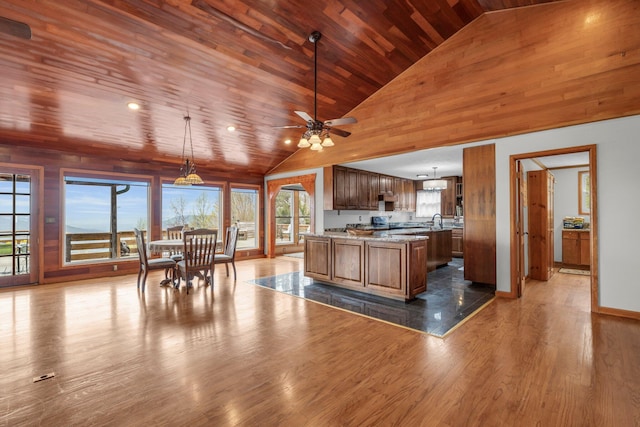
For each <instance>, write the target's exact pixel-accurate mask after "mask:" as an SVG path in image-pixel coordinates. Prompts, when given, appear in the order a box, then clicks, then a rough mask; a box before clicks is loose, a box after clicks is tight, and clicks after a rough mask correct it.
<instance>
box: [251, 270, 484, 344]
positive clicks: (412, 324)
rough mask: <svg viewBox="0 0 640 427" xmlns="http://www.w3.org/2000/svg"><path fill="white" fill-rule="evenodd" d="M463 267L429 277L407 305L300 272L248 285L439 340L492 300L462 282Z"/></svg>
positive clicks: (482, 289)
mask: <svg viewBox="0 0 640 427" xmlns="http://www.w3.org/2000/svg"><path fill="white" fill-rule="evenodd" d="M462 265H463V260H462V258H454V259H453V261H452V262H450V263H449V265H447V266H444V267H440V268H438V269H437V270H435V271H432V272H431V273H429V276H428V278H427V291H426V292H424V293H422V294H420V295H418V297H417V298H416V299H415V300H413V301H409V302H403V301H396V300H392V299H388V298H383V297H379V296H375V295H369V294H365V293H362V292H356V291H352V290H349V289H342V288H338V287H336V286H331V285H328V284H324V283H322V282H320V281H318V280H313V279H310V278H308V277H305V276H303V274H302V272H294V273H287V274H280V275H278V276H271V277H264V278H260V279H255V280H252V281H251V283H254V284H256V285H259V286H264V287H267V288H271V289H275V290H277V291H280V292H284V293H287V294H290V295H294V296H298V297H302V298H306V299H309V300H313V301H317V302H320V303H323V304H328V305H331V306H334V307H339V308H342V309H345V310H349V311H353V312H355V313H360V314H364V315H366V316H370V317H374V318H376V319H380V320H384V321H387V322H390V323H395V324H397V325H401V326H405V327H407V328H411V329H417V330H420V331H423V332H426V333H428V334H431V335H435V336H438V337H442V336H444V335H445V334H446V333H447V332H448V331H449V330H451V329H452V328H453V327H454V326H456V325H457V324H458V323H460V322H461V321H462V320H464V319H465V318H467V317H468V316H470V315H471V314H473V312H475V311H476V310H478V309H479V308H480V307H482V306H483V305H484V304H485V303H487V302H488V301H490V300H491V299H492V298H493V297H494V289H493V288H490V287H487V286H483V285H478V284H474V283H471V282H469V281H467V280H464V272H463V271H462Z"/></svg>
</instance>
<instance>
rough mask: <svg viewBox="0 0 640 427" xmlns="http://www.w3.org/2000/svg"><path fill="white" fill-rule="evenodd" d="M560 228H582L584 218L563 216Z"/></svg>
mask: <svg viewBox="0 0 640 427" xmlns="http://www.w3.org/2000/svg"><path fill="white" fill-rule="evenodd" d="M562 226H563V227H564V228H568V229H572V228H573V229H581V228H584V218H582V217H579V216H565V217H564V218H563V219H562Z"/></svg>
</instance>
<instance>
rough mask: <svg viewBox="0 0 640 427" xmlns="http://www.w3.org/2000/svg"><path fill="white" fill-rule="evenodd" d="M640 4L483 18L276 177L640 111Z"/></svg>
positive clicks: (568, 5)
mask: <svg viewBox="0 0 640 427" xmlns="http://www.w3.org/2000/svg"><path fill="white" fill-rule="evenodd" d="M638 28H640V13H639V12H638V1H637V0H613V1H608V0H592V1H567V2H559V3H549V4H545V5H539V6H536V7H528V8H521V9H514V10H504V11H499V12H493V13H486V14H484V15H482V16H481V17H480V18H478V19H476V20H475V21H474V22H473V23H471V24H470V25H468V26H467V27H465V28H464V29H463V30H462V31H460V32H459V33H457V34H456V35H455V36H453V37H452V38H450V39H449V40H447V41H446V42H445V43H443V44H442V45H441V46H439V47H438V48H437V49H435V50H434V51H432V52H431V53H430V54H428V55H427V56H425V57H424V58H423V59H421V60H420V61H419V62H417V63H416V64H415V65H414V66H413V67H411V68H409V69H408V70H407V71H405V72H404V73H403V74H401V75H400V76H399V77H397V78H396V79H394V80H393V81H392V82H391V83H389V84H388V85H387V86H385V87H384V88H382V89H381V90H380V91H378V92H377V93H375V94H374V95H373V96H371V97H370V98H368V99H367V100H366V101H364V102H363V103H362V104H360V105H359V106H358V107H356V108H354V109H353V110H352V111H351V112H349V113H348V114H347V116H353V117H356V118H357V119H358V123H357V124H354V125H350V128H349V130H350V131H351V132H352V135H351V136H350V137H348V138H346V139H342V138H338V137H336V138H335V140H336V141H335V142H336V146H335V147H332V148H330V149H326V150H323V152H322V155H319V154H318V153H315V152H313V151H310V150H308V149H301V150H298V151H297V152H296V153H295V154H294V155H292V156H291V157H290V158H289V159H287V160H286V161H285V162H283V163H282V164H280V165H279V166H278V167H277V168H275V169H274V170H272V171H271V172H270V173H280V172H286V171H291V170H299V169H305V168H311V167H319V166H327V165H332V164H340V163H345V162H351V161H356V160H364V159H369V158H376V157H383V156H386V155H390V154H398V153H403V152H411V151H415V150H420V149H426V148H432V147H438V146H444V145H454V144H460V143H466V142H472V141H480V140H486V139H490V138H496V137H503V136H507V135H514V134H521V133H528V132H532V131H536V130H542V129H550V128H557V127H562V126H567V125H573V124H579V123H586V122H592V121H597V120H604V119H610V118H614V117H621V116H628V115H634V114H640V103H639V102H638V99H640V79H639V78H638V76H639V75H640V31H638Z"/></svg>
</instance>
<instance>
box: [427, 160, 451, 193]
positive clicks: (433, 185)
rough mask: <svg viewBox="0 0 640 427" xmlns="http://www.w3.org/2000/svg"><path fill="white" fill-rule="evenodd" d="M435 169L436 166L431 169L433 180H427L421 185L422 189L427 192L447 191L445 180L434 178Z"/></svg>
mask: <svg viewBox="0 0 640 427" xmlns="http://www.w3.org/2000/svg"><path fill="white" fill-rule="evenodd" d="M436 169H438V167H437V166H434V167H433V179H428V180H426V181H424V182H423V183H422V189H423V190H427V191H442V190H446V189H447V180H446V179H437V178H436Z"/></svg>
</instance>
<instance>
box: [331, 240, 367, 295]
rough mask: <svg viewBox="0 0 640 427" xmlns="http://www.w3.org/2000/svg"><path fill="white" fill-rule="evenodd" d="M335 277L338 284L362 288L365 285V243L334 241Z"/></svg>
mask: <svg viewBox="0 0 640 427" xmlns="http://www.w3.org/2000/svg"><path fill="white" fill-rule="evenodd" d="M332 242H333V243H332V249H333V250H332V253H333V256H332V260H331V262H332V264H333V277H332V280H333V281H334V282H336V283H339V284H342V285H347V286H352V287H356V288H357V287H362V286H363V285H364V262H363V261H364V241H362V240H354V239H332Z"/></svg>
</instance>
